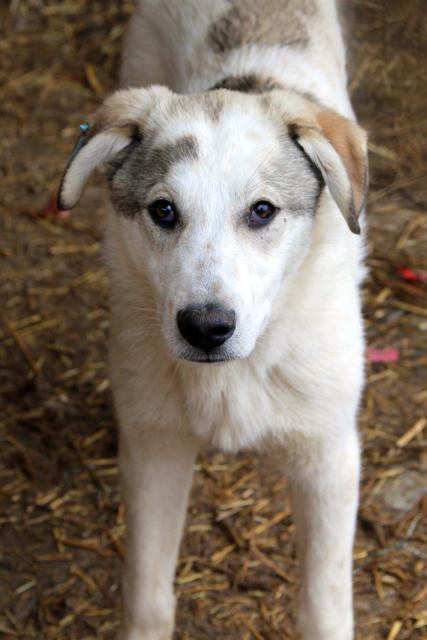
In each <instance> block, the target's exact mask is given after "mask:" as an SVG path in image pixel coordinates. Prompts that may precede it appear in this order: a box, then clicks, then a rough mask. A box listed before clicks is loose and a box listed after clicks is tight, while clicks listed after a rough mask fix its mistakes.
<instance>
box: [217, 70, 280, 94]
mask: <svg viewBox="0 0 427 640" xmlns="http://www.w3.org/2000/svg"><path fill="white" fill-rule="evenodd" d="M281 87H282V85H281V84H280V83H279V82H277V81H276V80H274V79H273V78H268V77H263V76H261V75H257V74H256V73H250V74H247V75H242V76H227V77H226V78H223V79H222V80H221V81H220V82H217V83H216V84H214V86H213V87H212V88H211V89H210V90H211V91H212V90H214V89H229V90H230V91H241V92H243V93H255V94H258V93H266V92H267V91H273V89H280V88H281Z"/></svg>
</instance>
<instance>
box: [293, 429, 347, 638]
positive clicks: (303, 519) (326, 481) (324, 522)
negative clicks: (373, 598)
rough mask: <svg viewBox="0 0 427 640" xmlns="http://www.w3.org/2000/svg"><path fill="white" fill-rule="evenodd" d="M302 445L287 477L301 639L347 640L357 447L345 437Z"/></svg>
mask: <svg viewBox="0 0 427 640" xmlns="http://www.w3.org/2000/svg"><path fill="white" fill-rule="evenodd" d="M309 449H310V443H309V442H304V450H305V451H304V450H303V451H302V460H301V459H300V462H302V464H298V465H295V469H293V473H291V476H290V479H291V488H292V502H293V511H294V520H295V524H296V528H297V540H298V549H299V556H300V563H301V571H302V588H301V598H300V607H299V619H298V621H299V629H300V633H301V637H302V639H303V640H352V639H353V611H352V609H353V607H352V575H351V574H352V547H353V537H354V530H355V521H356V511H357V504H358V487H359V445H358V439H357V434H356V428H355V427H354V429H353V430H351V431H350V433H348V432H346V433H341V434H340V435H337V433H336V432H335V433H334V436H331V437H328V438H327V439H326V440H325V441H323V443H322V442H321V443H319V441H316V442H315V443H314V442H313V444H312V447H311V451H309Z"/></svg>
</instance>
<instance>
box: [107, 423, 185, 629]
mask: <svg viewBox="0 0 427 640" xmlns="http://www.w3.org/2000/svg"><path fill="white" fill-rule="evenodd" d="M196 454H197V443H196V441H195V440H194V439H193V438H192V437H191V436H188V435H186V434H184V433H179V434H171V433H169V432H166V431H164V430H161V429H160V430H157V429H154V428H152V429H148V428H146V429H144V430H143V431H140V432H138V434H126V433H125V434H122V435H121V442H120V468H121V475H122V486H123V497H124V502H125V510H126V526H127V534H126V562H125V570H124V576H123V600H124V601H123V615H124V621H123V629H122V631H121V633H120V634H119V638H120V640H170V638H171V637H172V633H173V626H174V617H175V598H174V594H173V580H174V573H175V565H176V560H177V555H178V549H179V543H180V539H181V534H182V529H183V526H184V520H185V512H186V506H187V499H188V494H189V490H190V485H191V478H192V472H193V466H194V460H195V457H196Z"/></svg>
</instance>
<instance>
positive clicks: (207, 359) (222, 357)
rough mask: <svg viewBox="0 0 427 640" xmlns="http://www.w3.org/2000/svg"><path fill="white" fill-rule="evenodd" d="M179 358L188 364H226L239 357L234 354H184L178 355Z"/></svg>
mask: <svg viewBox="0 0 427 640" xmlns="http://www.w3.org/2000/svg"><path fill="white" fill-rule="evenodd" d="M178 358H179V359H180V360H186V361H187V362H196V363H198V364H221V363H222V364H224V363H225V362H232V361H233V360H238V359H239V356H237V355H235V354H233V353H194V352H182V353H180V354H178Z"/></svg>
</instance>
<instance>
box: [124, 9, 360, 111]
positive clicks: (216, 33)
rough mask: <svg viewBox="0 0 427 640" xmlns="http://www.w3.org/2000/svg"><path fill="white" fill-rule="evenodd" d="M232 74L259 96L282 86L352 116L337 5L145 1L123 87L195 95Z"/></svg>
mask: <svg viewBox="0 0 427 640" xmlns="http://www.w3.org/2000/svg"><path fill="white" fill-rule="evenodd" d="M230 76H231V77H232V78H237V79H238V78H241V77H243V78H248V77H249V78H252V79H254V83H255V84H254V87H253V88H254V90H256V89H257V87H256V81H258V82H259V86H258V88H259V89H260V90H262V88H263V86H266V87H268V86H269V85H268V82H270V86H271V83H272V82H273V83H274V82H275V83H277V84H279V85H282V84H283V85H285V86H286V87H288V88H293V89H296V90H297V91H300V92H304V93H308V94H310V95H312V96H313V97H314V98H316V99H317V100H319V101H320V102H321V103H322V104H324V105H325V106H329V107H331V108H334V109H336V110H337V111H339V112H340V113H342V114H343V115H346V116H349V117H351V116H352V110H351V106H350V103H349V100H348V97H347V93H346V75H345V53H344V46H343V42H342V37H341V31H340V28H339V23H338V18H337V10H336V6H335V0H267V1H265V0H264V1H261V0H233V1H230V0H218V1H217V2H211V1H210V0H183V1H179V0H139V2H138V5H137V9H136V12H135V15H134V17H133V19H132V22H131V25H130V29H129V32H128V35H127V38H126V42H125V47H124V53H123V61H122V72H121V81H122V85H123V86H147V85H150V84H165V85H167V86H169V87H170V88H171V89H173V90H174V91H177V92H178V93H192V92H198V91H205V90H207V89H210V88H211V87H213V86H216V85H218V83H221V82H222V81H223V79H224V78H225V77H227V78H228V77H230ZM266 83H267V84H266Z"/></svg>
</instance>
